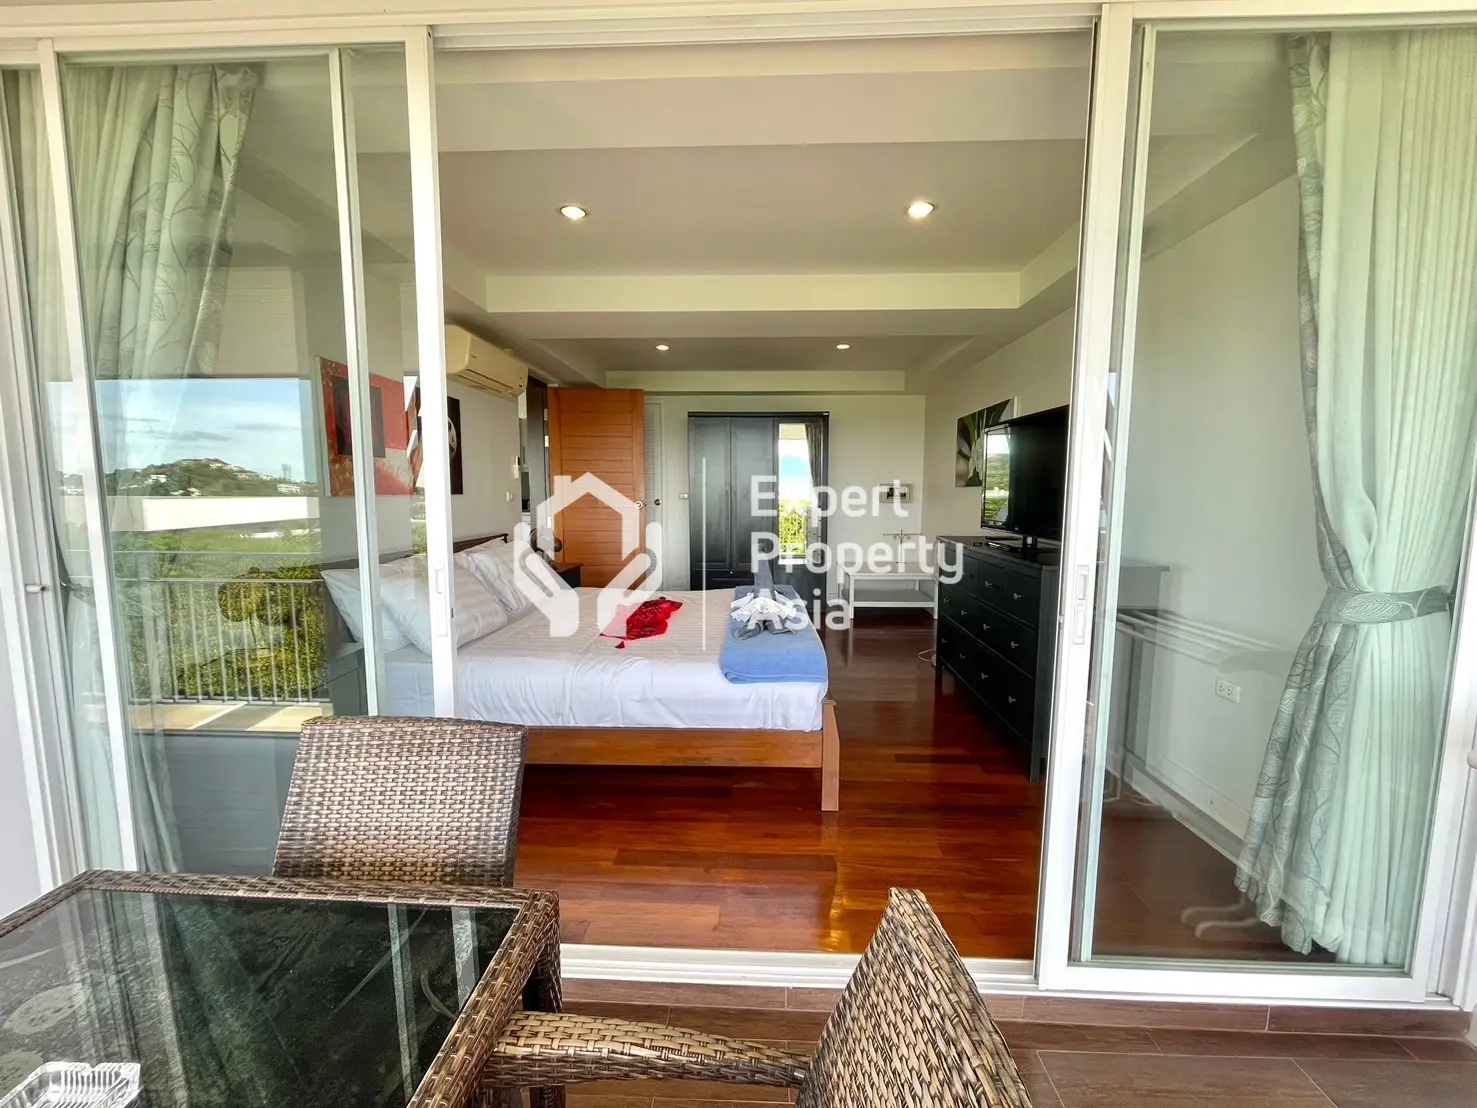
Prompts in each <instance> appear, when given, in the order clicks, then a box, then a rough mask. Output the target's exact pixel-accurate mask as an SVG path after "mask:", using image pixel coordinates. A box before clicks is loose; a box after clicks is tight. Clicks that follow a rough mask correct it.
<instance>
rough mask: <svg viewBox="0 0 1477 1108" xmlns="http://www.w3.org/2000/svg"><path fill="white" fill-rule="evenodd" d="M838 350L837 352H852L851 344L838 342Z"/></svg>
mask: <svg viewBox="0 0 1477 1108" xmlns="http://www.w3.org/2000/svg"><path fill="white" fill-rule="evenodd" d="M836 349H837V350H850V349H851V343H849V342H838V343H837V344H836Z"/></svg>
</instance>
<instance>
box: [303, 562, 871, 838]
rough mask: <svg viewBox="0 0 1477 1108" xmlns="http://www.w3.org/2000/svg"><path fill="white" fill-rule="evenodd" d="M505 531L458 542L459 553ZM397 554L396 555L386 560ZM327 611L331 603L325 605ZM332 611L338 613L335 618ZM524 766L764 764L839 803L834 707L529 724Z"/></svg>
mask: <svg viewBox="0 0 1477 1108" xmlns="http://www.w3.org/2000/svg"><path fill="white" fill-rule="evenodd" d="M493 539H502V540H503V541H504V542H506V541H507V540H508V536H507V534H506V533H500V534H496V535H481V536H478V537H476V538H470V539H458V540H457V541H456V542H454V543H452V550H453V551H454V552H457V553H460V552H461V551H463V550H468V549H470V548H472V547H474V546H480V545H481V544H483V543H485V542H491V541H492V540H493ZM390 557H395V555H390ZM329 607H332V604H331V603H330V604H329ZM335 614H336V613H335ZM526 760H527V762H528V764H529V765H535V766H731V767H734V768H746V767H749V766H763V767H770V768H775V769H818V770H820V771H821V811H823V812H834V811H836V810H838V808H839V807H840V802H841V796H840V794H841V735H840V732H838V731H837V730H836V702H835V701H834V700H831V699H829V698H828V699H827V700H825V701H824V702H823V703H822V705H821V729H820V730H819V731H729V730H724V729H721V728H710V727H696V728H685V727H530V728H529V729H528V757H527V759H526Z"/></svg>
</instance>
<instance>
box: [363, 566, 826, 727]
mask: <svg viewBox="0 0 1477 1108" xmlns="http://www.w3.org/2000/svg"><path fill="white" fill-rule="evenodd" d="M577 591H578V593H579V597H580V629H579V631H578V632H576V633H575V634H574V635H572V636H570V637H569V638H563V639H555V638H551V637H550V636H549V625H548V623H547V621H546V620H545V619H544V617H543V615H542V614H541V613H539V612H538V611H532V612H530V613H528V614H527V615H525V616H524V617H523V618H521V619H519V620H517V622H515V623H511V624H509V625H508V626H507V627H504V628H503V629H502V630H500V631H495V632H493V633H492V634H490V635H487V636H485V637H483V638H480V639H477V640H476V641H474V642H469V643H467V644H466V645H464V646H463V647H462V648H461V649H460V650H459V651H458V652H457V666H458V669H457V682H458V684H457V690H458V691H457V697H458V711H457V714H458V715H461V716H463V717H466V718H469V719H486V720H496V721H498V722H501V723H522V724H527V725H528V726H531V727H686V728H700V727H728V728H738V729H762V730H776V731H819V730H820V728H821V701H822V700H823V699H824V698H825V695H826V686H825V685H808V684H799V683H783V682H777V683H774V684H759V685H735V684H731V683H730V682H729V681H727V680H725V679H724V677H723V674H722V672H721V671H720V670H719V669H718V649H719V647H720V646H721V644H722V642H723V634H724V632H725V630H726V628H727V623H728V602H729V600H730V599H731V598H732V596H733V592H732V590H731V589H715V590H710V591H707V592H667V593H663V594H662V595H664V596H669V597H671V598H672V599H673V600H680V601H682V608H681V609H680V610H679V611H677V612H676V613H675V614H674V615H673V616H672V618H671V620H670V622H669V623H668V624H667V632H666V634H664V635H659V636H657V637H656V638H651V639H638V640H635V641H633V642H628V643H626V647H625V649H624V650H617V649H616V640H614V639H604V638H601V637H600V635H599V631H598V628H596V626H595V597H596V596H597V595H598V594H599V590H598V589H579V590H577ZM386 675H387V681H388V684H389V690H388V692H389V711H390V712H391V713H392V714H394V715H430V714H431V712H432V693H431V660H430V659H429V658H428V657H426V655H424V654H422V653H421V652H420V651H418V650H417V649H416V648H415V647H413V646H411V647H404V648H402V649H400V650H397V651H393V652H392V653H390V654H389V655H387V658H386Z"/></svg>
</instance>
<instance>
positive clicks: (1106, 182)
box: [1036, 0, 1477, 1003]
mask: <svg viewBox="0 0 1477 1108" xmlns="http://www.w3.org/2000/svg"><path fill="white" fill-rule="evenodd" d="M1456 7H1460V8H1461V9H1462V11H1461V12H1456V13H1454V12H1453V11H1452V9H1453V8H1456ZM1468 21H1477V5H1473V4H1472V3H1470V2H1464V3H1461V4H1460V5H1457V4H1452V3H1447V4H1445V5H1442V6H1441V7H1439V8H1438V7H1437V6H1436V5H1432V4H1426V3H1420V2H1418V3H1412V4H1400V3H1385V4H1382V5H1375V4H1369V3H1361V2H1358V0H1345V2H1343V3H1334V2H1331V0H1245V2H1232V0H1184V2H1181V3H1173V2H1166V0H1156V2H1153V3H1110V4H1107V5H1106V6H1105V11H1104V19H1103V22H1102V24H1101V32H1100V39H1099V43H1098V48H1099V51H1098V58H1097V63H1098V64H1097V66H1096V69H1095V72H1094V89H1093V125H1092V129H1091V132H1090V133H1091V135H1092V141H1091V144H1090V152H1089V165H1088V183H1087V201H1086V212H1085V217H1084V223H1083V227H1084V231H1083V242H1082V255H1081V256H1082V262H1081V268H1080V271H1079V300H1078V316H1077V335H1076V340H1077V350H1076V354H1075V365H1074V369H1073V388H1072V417H1071V422H1072V437H1071V477H1070V480H1069V488H1068V495H1067V515H1066V525H1065V527H1064V534H1063V543H1062V566H1063V575H1062V576H1063V582H1064V585H1063V590H1062V595H1061V597H1060V600H1059V609H1058V616H1059V619H1060V621H1061V622H1060V626H1061V627H1062V629H1063V633H1062V634H1061V635H1059V636H1058V641H1057V669H1056V687H1055V689H1054V692H1053V713H1052V718H1053V726H1052V750H1051V761H1050V767H1049V771H1048V786H1047V824H1046V839H1045V848H1044V851H1043V855H1044V856H1043V867H1042V886H1041V911H1040V916H1039V921H1040V922H1039V924H1038V947H1037V963H1036V972H1037V976H1038V980H1039V981H1040V983H1041V985H1042V987H1043V988H1046V989H1050V990H1053V991H1081V992H1087V993H1102V992H1109V993H1121V992H1147V993H1151V994H1156V995H1160V996H1183V997H1206V996H1216V997H1223V998H1244V999H1247V1000H1251V999H1256V1000H1272V1001H1284V1002H1285V1001H1328V1002H1346V1003H1356V1002H1363V1003H1421V1002H1423V1001H1426V1000H1427V999H1428V998H1430V997H1432V996H1433V995H1437V994H1439V993H1442V992H1445V993H1447V994H1452V993H1454V992H1455V991H1456V990H1457V987H1458V984H1459V982H1460V977H1459V975H1460V974H1461V973H1462V972H1465V973H1466V974H1467V975H1468V976H1471V974H1472V973H1473V971H1472V969H1471V968H1470V966H1469V965H1467V964H1466V963H1464V962H1462V954H1461V952H1462V950H1463V949H1464V948H1463V945H1462V944H1463V943H1465V944H1466V947H1467V948H1470V945H1471V939H1472V928H1473V926H1474V924H1477V920H1472V919H1468V920H1467V921H1466V926H1465V930H1466V932H1467V933H1466V934H1465V935H1463V936H1453V935H1450V934H1448V924H1449V923H1450V922H1451V917H1450V913H1451V911H1452V909H1453V907H1454V906H1456V905H1459V904H1463V903H1464V902H1465V900H1466V899H1467V894H1468V890H1469V889H1470V885H1471V876H1472V875H1471V863H1470V858H1469V857H1467V858H1465V859H1462V860H1463V862H1464V865H1463V867H1462V869H1461V870H1459V868H1458V861H1459V858H1461V857H1462V852H1463V850H1464V845H1463V839H1462V836H1461V835H1460V833H1459V828H1460V827H1461V824H1462V819H1463V812H1464V808H1466V809H1468V811H1470V806H1471V799H1470V788H1471V774H1470V771H1469V769H1468V766H1467V762H1466V759H1467V755H1468V753H1469V752H1470V751H1471V749H1472V736H1473V734H1474V732H1477V682H1473V681H1471V680H1467V681H1463V680H1461V678H1460V675H1461V674H1472V673H1477V585H1474V580H1473V578H1474V575H1473V574H1471V573H1464V575H1463V579H1462V581H1461V582H1460V583H1459V586H1458V594H1457V602H1456V611H1457V616H1458V618H1457V624H1456V631H1455V644H1454V673H1455V674H1456V675H1458V676H1457V677H1455V678H1454V679H1453V686H1452V691H1451V704H1450V709H1449V713H1448V719H1447V725H1446V733H1445V737H1444V744H1443V747H1442V755H1441V765H1440V777H1439V784H1438V789H1437V795H1436V799H1435V803H1434V805H1433V808H1432V826H1433V832H1432V837H1431V845H1430V855H1429V858H1428V861H1427V869H1426V875H1425V882H1424V886H1423V892H1422V899H1421V911H1420V922H1419V927H1418V931H1417V935H1416V942H1415V949H1414V951H1413V954H1412V958H1411V963H1410V965H1409V967H1408V969H1407V970H1406V971H1405V972H1403V973H1398V974H1391V973H1384V972H1379V971H1374V970H1368V969H1363V970H1361V969H1357V968H1351V967H1340V968H1339V969H1337V970H1332V969H1327V968H1321V967H1302V966H1298V965H1275V966H1274V965H1251V964H1248V963H1245V962H1242V963H1236V962H1229V961H1228V962H1220V963H1205V964H1187V963H1185V962H1183V961H1180V962H1174V961H1171V960H1155V959H1133V960H1128V959H1110V958H1101V959H1093V960H1091V961H1088V962H1079V961H1076V960H1074V958H1073V951H1072V926H1073V919H1074V903H1073V897H1074V890H1075V888H1076V882H1075V879H1076V873H1077V870H1078V868H1079V864H1080V865H1082V866H1084V867H1085V866H1087V865H1090V864H1091V859H1090V858H1089V857H1088V856H1087V852H1086V851H1085V849H1084V842H1083V841H1082V837H1081V836H1080V834H1079V832H1080V830H1081V828H1080V826H1079V817H1080V809H1081V806H1082V803H1083V802H1082V797H1083V787H1084V785H1085V784H1086V785H1087V786H1088V788H1089V789H1095V788H1096V786H1095V785H1093V784H1092V782H1091V780H1090V779H1089V778H1088V775H1087V773H1086V772H1085V770H1086V768H1087V767H1093V770H1094V771H1095V772H1100V767H1097V766H1096V765H1095V755H1096V751H1095V743H1096V718H1095V715H1094V713H1093V709H1092V701H1093V699H1094V694H1095V693H1096V692H1099V691H1100V690H1094V689H1092V688H1090V687H1089V683H1090V680H1091V668H1092V638H1093V636H1092V628H1093V625H1094V621H1095V618H1096V616H1097V615H1098V612H1097V611H1096V606H1095V603H1094V597H1095V589H1096V585H1097V573H1098V543H1099V529H1100V514H1101V512H1102V509H1103V504H1102V500H1103V496H1102V479H1103V466H1104V457H1105V453H1106V451H1107V450H1108V449H1109V448H1110V447H1111V446H1112V445H1113V443H1112V442H1111V441H1110V440H1109V438H1108V435H1107V430H1106V416H1107V390H1108V381H1109V372H1110V367H1111V366H1112V365H1113V354H1114V345H1113V344H1114V343H1115V342H1118V341H1121V340H1123V339H1126V340H1127V341H1128V342H1131V341H1132V337H1133V315H1134V313H1135V312H1136V308H1137V305H1136V303H1134V300H1135V299H1136V297H1134V290H1135V287H1136V280H1137V266H1136V265H1135V264H1133V262H1132V259H1131V258H1130V264H1129V265H1127V266H1126V267H1124V269H1123V271H1122V272H1121V273H1120V270H1119V255H1118V243H1119V235H1120V231H1121V228H1120V224H1119V214H1118V213H1119V212H1120V211H1122V210H1124V205H1123V203H1122V201H1123V197H1122V189H1121V186H1122V184H1123V182H1124V180H1125V174H1124V171H1125V169H1126V168H1129V167H1128V166H1127V165H1126V164H1125V159H1126V158H1128V157H1130V156H1134V157H1136V158H1137V159H1138V163H1137V165H1135V166H1133V167H1132V168H1133V169H1134V173H1133V175H1132V177H1131V178H1129V179H1130V180H1131V181H1132V182H1133V183H1134V184H1135V185H1136V186H1139V187H1141V182H1142V176H1143V173H1142V170H1143V164H1144V162H1143V159H1144V158H1145V157H1146V155H1147V146H1146V144H1145V143H1144V142H1142V141H1138V142H1136V143H1135V144H1134V147H1133V151H1132V153H1131V152H1130V150H1129V147H1128V140H1129V137H1130V125H1131V123H1133V122H1134V118H1135V117H1134V115H1133V112H1134V111H1135V110H1136V106H1135V105H1132V104H1130V102H1129V95H1130V89H1131V87H1132V86H1133V77H1134V74H1133V73H1132V71H1131V69H1130V62H1131V58H1132V50H1133V40H1134V36H1135V34H1136V33H1137V32H1138V30H1139V28H1140V27H1142V28H1143V33H1144V34H1145V36H1146V46H1145V49H1144V51H1143V56H1142V61H1141V65H1142V66H1143V70H1142V80H1143V84H1142V88H1141V93H1142V96H1141V100H1140V104H1146V103H1147V102H1148V101H1147V98H1148V96H1149V94H1150V93H1151V86H1152V76H1153V72H1152V67H1153V54H1154V51H1153V46H1152V44H1153V36H1154V35H1155V34H1156V33H1157V32H1158V31H1161V30H1174V29H1179V28H1189V27H1193V28H1196V29H1200V28H1219V29H1228V30H1230V29H1235V30H1247V31H1253V30H1266V29H1284V28H1294V27H1317V28H1336V27H1341V26H1351V25H1360V26H1362V25H1370V26H1375V25H1383V26H1392V27H1395V26H1409V25H1411V24H1412V23H1427V22H1429V23H1456V22H1468ZM1139 137H1140V138H1142V137H1143V136H1142V135H1140V136H1139ZM1127 210H1129V211H1130V212H1131V213H1132V215H1131V216H1130V218H1131V219H1133V220H1135V221H1141V219H1142V204H1141V203H1137V202H1131V203H1130V204H1129V205H1127ZM1139 231H1140V225H1131V226H1130V227H1129V249H1130V250H1136V248H1137V243H1138V234H1139ZM1120 277H1121V278H1122V279H1123V280H1124V282H1125V292H1124V294H1125V295H1127V296H1130V297H1134V299H1131V300H1129V302H1128V304H1127V308H1126V311H1125V313H1124V331H1123V335H1122V336H1118V335H1114V334H1113V320H1114V309H1115V304H1116V301H1115V296H1116V295H1117V292H1118V290H1117V288H1116V284H1117V281H1118V280H1119V279H1120ZM1131 354H1132V351H1131V349H1129V350H1125V351H1123V352H1122V354H1121V357H1120V359H1119V364H1120V368H1121V370H1122V376H1121V377H1120V379H1119V382H1118V389H1119V401H1120V404H1121V405H1122V408H1121V410H1120V415H1119V418H1120V421H1123V423H1122V425H1121V426H1120V429H1119V432H1118V434H1119V438H1120V441H1123V437H1124V436H1126V434H1127V428H1126V412H1127V404H1128V398H1129V394H1130V393H1131V377H1132V358H1131ZM1113 477H1114V478H1115V487H1114V489H1113V490H1111V491H1110V494H1109V495H1110V500H1111V502H1112V503H1113V504H1114V506H1115V507H1117V506H1121V500H1122V489H1121V482H1122V479H1123V470H1122V467H1121V466H1120V467H1118V468H1117V469H1116V470H1115V472H1114V473H1113ZM1120 518H1121V516H1120V515H1119V513H1118V512H1116V511H1114V513H1113V519H1114V520H1115V521H1116V520H1118V519H1120ZM1473 524H1474V529H1473V532H1472V533H1471V534H1469V536H1468V550H1469V551H1471V550H1472V549H1473V546H1472V543H1473V542H1474V541H1477V515H1474V518H1473ZM1109 535H1110V552H1109V561H1108V566H1107V571H1108V573H1109V574H1110V580H1109V581H1108V582H1107V583H1106V584H1107V588H1105V589H1104V590H1103V594H1104V595H1106V596H1112V595H1113V589H1112V581H1111V576H1112V574H1113V572H1114V570H1113V565H1114V561H1113V558H1112V554H1111V551H1112V545H1113V543H1112V538H1113V531H1112V530H1110V532H1109ZM1104 670H1105V671H1106V672H1111V667H1110V666H1109V665H1107V663H1106V662H1105V663H1104ZM1087 807H1088V810H1089V813H1091V812H1092V811H1093V806H1092V804H1091V802H1090V800H1089V801H1088V802H1087ZM1088 818H1095V817H1094V816H1092V815H1091V814H1089V817H1088ZM1465 849H1467V853H1468V855H1469V854H1470V849H1469V848H1465ZM1089 879H1091V878H1089Z"/></svg>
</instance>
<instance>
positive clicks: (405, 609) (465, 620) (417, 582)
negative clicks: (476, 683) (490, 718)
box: [380, 560, 508, 654]
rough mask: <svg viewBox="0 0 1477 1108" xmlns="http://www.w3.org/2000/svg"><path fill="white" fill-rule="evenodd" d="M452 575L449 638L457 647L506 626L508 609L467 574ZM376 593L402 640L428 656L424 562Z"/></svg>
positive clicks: (428, 591) (428, 596) (458, 568)
mask: <svg viewBox="0 0 1477 1108" xmlns="http://www.w3.org/2000/svg"><path fill="white" fill-rule="evenodd" d="M452 572H453V573H454V574H455V578H454V583H453V587H454V588H455V590H456V613H455V617H454V618H453V620H452V635H453V637H454V638H455V639H456V645H457V646H461V645H462V644H463V643H469V642H472V641H474V640H476V639H480V638H482V636H483V635H490V634H492V632H494V631H496V630H498V629H499V628H501V627H505V626H507V623H508V609H507V608H505V607H504V606H503V604H502V602H501V601H500V600H498V598H497V597H495V596H493V595H492V593H491V592H489V591H488V589H487V588H486V586H484V585H483V584H482V582H481V581H479V580H477V578H476V577H475V576H474V575H473V574H472V572H471V570H469V569H466V568H465V567H463V566H460V565H454V566H453V567H452ZM380 593H381V595H382V596H383V597H384V602H385V612H386V613H387V614H388V615H389V616H390V619H391V620H393V621H394V622H395V623H396V624H398V625H399V627H400V630H401V631H403V632H404V633H405V636H406V638H408V639H409V640H410V641H411V642H413V643H414V644H415V645H416V647H417V648H418V649H419V650H420V652H421V653H422V654H429V653H430V652H431V589H430V585H429V583H428V582H427V580H426V571H425V561H424V560H422V561H421V562H420V565H419V566H418V567H417V572H414V573H406V574H400V575H397V576H395V577H393V578H390V579H388V580H386V581H384V582H383V583H382V584H381V586H380Z"/></svg>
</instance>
